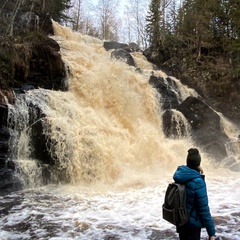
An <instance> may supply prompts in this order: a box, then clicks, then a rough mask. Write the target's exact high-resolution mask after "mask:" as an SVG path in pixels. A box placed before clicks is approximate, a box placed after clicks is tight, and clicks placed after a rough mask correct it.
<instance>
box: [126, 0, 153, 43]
mask: <svg viewBox="0 0 240 240" xmlns="http://www.w3.org/2000/svg"><path fill="white" fill-rule="evenodd" d="M148 2H149V1H146V0H128V2H127V4H126V6H125V12H124V13H125V22H126V26H127V29H128V38H129V39H128V41H129V42H132V41H134V42H136V43H137V44H138V45H139V46H145V42H146V32H145V25H146V21H145V19H146V12H147V6H148Z"/></svg>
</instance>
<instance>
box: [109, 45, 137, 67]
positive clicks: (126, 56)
mask: <svg viewBox="0 0 240 240" xmlns="http://www.w3.org/2000/svg"><path fill="white" fill-rule="evenodd" d="M111 57H112V58H115V59H120V60H123V61H124V62H126V63H127V64H128V65H129V66H133V67H135V62H134V59H133V57H132V56H131V54H130V53H129V52H127V51H126V50H124V49H116V50H114V51H112V52H111Z"/></svg>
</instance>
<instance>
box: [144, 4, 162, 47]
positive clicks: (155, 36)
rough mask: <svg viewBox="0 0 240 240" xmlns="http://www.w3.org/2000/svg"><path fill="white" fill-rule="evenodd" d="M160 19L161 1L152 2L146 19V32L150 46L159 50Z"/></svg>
mask: <svg viewBox="0 0 240 240" xmlns="http://www.w3.org/2000/svg"><path fill="white" fill-rule="evenodd" d="M160 18H161V15H160V0H151V2H150V5H149V11H148V14H147V17H146V22H147V24H146V32H147V34H148V38H149V44H150V46H151V47H153V48H157V47H158V46H159V45H160V36H161V34H160Z"/></svg>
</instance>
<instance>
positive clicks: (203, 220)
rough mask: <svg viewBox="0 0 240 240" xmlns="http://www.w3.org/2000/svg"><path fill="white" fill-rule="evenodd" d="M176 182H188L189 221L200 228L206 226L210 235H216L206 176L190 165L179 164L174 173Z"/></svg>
mask: <svg viewBox="0 0 240 240" xmlns="http://www.w3.org/2000/svg"><path fill="white" fill-rule="evenodd" d="M173 179H174V181H175V182H176V183H186V182H187V184H186V198H187V200H186V201H187V203H186V204H187V211H188V212H189V213H190V212H191V216H190V218H189V222H190V223H191V224H192V225H194V226H195V227H198V228H203V227H205V228H206V229H207V232H208V235H209V236H214V235H215V227H214V223H213V219H212V216H211V213H210V209H209V206H208V196H207V188H206V183H205V180H204V176H203V175H201V174H200V173H199V172H198V171H196V170H194V169H191V168H189V167H188V166H179V167H178V168H177V170H176V172H175V173H174V175H173Z"/></svg>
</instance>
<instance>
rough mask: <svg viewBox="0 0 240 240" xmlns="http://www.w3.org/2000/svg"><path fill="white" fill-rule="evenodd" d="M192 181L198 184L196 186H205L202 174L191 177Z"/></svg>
mask: <svg viewBox="0 0 240 240" xmlns="http://www.w3.org/2000/svg"><path fill="white" fill-rule="evenodd" d="M192 181H193V182H194V183H195V184H196V185H197V186H198V187H205V186H206V183H205V181H204V178H203V177H202V175H199V177H196V178H193V179H192Z"/></svg>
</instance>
